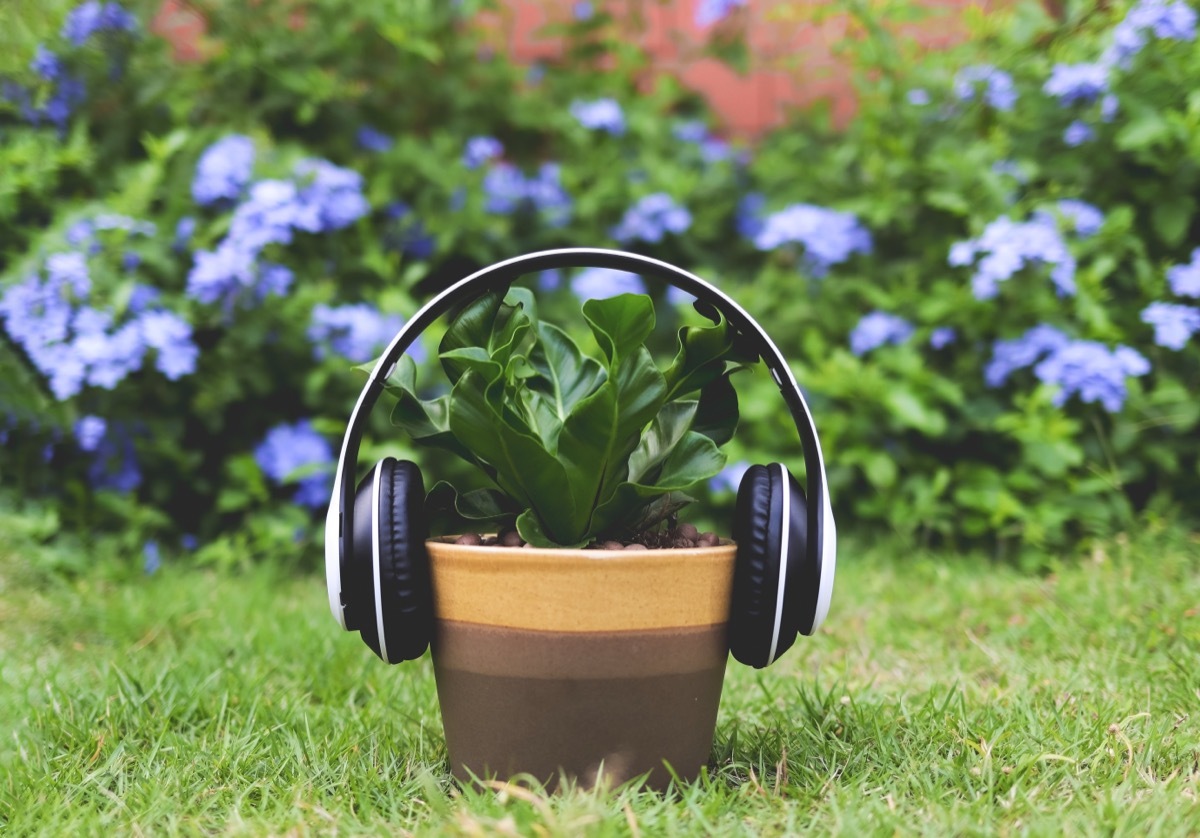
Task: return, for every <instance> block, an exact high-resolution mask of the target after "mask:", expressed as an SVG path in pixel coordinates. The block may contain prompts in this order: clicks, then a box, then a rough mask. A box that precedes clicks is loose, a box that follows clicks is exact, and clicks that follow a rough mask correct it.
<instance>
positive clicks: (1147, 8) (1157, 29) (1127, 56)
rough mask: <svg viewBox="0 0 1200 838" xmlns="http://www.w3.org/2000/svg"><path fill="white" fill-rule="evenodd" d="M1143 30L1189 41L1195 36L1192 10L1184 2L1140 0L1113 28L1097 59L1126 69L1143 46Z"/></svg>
mask: <svg viewBox="0 0 1200 838" xmlns="http://www.w3.org/2000/svg"><path fill="white" fill-rule="evenodd" d="M1147 31H1151V32H1153V33H1154V37H1156V38H1162V39H1171V40H1177V41H1192V40H1194V39H1195V37H1196V12H1195V10H1194V9H1192V8H1191V7H1190V6H1188V4H1187V3H1183V2H1174V3H1168V2H1166V0H1141V2H1139V3H1138V4H1137V5H1135V6H1134V7H1133V8H1131V9H1130V10H1129V13H1128V14H1126V15H1125V18H1124V20H1122V21H1121V22H1120V23H1118V24H1117V26H1116V28H1115V29H1113V35H1112V37H1113V40H1112V43H1111V44H1110V45H1109V47H1108V49H1106V50H1105V51H1104V55H1103V56H1102V57H1101V59H1100V61H1101V63H1103V64H1106V65H1108V66H1114V65H1115V66H1117V67H1121V68H1122V69H1128V68H1129V66H1130V65H1131V64H1132V63H1133V57H1134V56H1135V55H1137V54H1138V53H1139V52H1141V51H1142V48H1143V47H1145V46H1146V41H1147V34H1146V33H1147Z"/></svg>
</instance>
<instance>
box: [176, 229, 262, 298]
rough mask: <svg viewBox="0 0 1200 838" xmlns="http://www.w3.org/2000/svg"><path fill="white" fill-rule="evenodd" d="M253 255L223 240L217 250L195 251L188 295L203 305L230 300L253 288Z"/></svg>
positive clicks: (189, 274)
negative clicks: (242, 290) (246, 289)
mask: <svg viewBox="0 0 1200 838" xmlns="http://www.w3.org/2000/svg"><path fill="white" fill-rule="evenodd" d="M255 255H256V254H255V253H253V252H250V251H246V250H242V249H240V248H238V247H237V246H235V244H234V243H232V242H229V241H225V242H222V243H221V244H220V246H218V247H217V249H216V250H211V251H210V250H197V251H196V254H195V262H194V264H193V265H192V269H191V270H190V271H189V272H188V278H187V295H188V296H189V297H191V298H193V299H195V300H199V301H200V302H202V303H209V304H211V303H215V302H217V301H218V300H226V301H227V302H228V301H230V300H231V299H232V298H234V297H236V296H237V295H238V293H239V292H240V291H241V289H243V288H252V287H253V286H254V285H255V283H256V281H257V279H258V271H257V270H256V267H257V266H256V264H255Z"/></svg>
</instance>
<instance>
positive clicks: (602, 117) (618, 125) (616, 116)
mask: <svg viewBox="0 0 1200 838" xmlns="http://www.w3.org/2000/svg"><path fill="white" fill-rule="evenodd" d="M571 116H573V117H575V119H577V120H579V124H580V125H582V126H583V127H584V128H590V129H591V130H593V131H607V132H608V133H610V134H613V135H616V136H619V135H621V134H624V133H625V114H624V113H623V112H622V111H621V106H620V105H618V104H617V101H616V100H615V99H596V100H594V101H591V102H585V101H583V100H580V99H576V100H575V101H574V102H572V103H571Z"/></svg>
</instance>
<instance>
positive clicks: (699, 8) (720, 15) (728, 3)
mask: <svg viewBox="0 0 1200 838" xmlns="http://www.w3.org/2000/svg"><path fill="white" fill-rule="evenodd" d="M747 5H749V0H700V2H699V3H697V4H696V18H695V20H696V26H698V27H700V28H701V29H703V28H704V27H706V26H712V25H713V24H714V23H718V22H720V21H722V20H724V19H725V18H726V17H728V16H729V13H730V12H732V11H733V10H734V9H735V8H737V7H743V8H744V7H745V6H747Z"/></svg>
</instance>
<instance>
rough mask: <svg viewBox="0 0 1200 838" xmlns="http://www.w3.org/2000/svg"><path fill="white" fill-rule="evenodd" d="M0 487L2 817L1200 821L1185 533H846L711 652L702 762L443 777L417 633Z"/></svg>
mask: <svg viewBox="0 0 1200 838" xmlns="http://www.w3.org/2000/svg"><path fill="white" fill-rule="evenodd" d="M0 517H2V518H3V520H2V521H0V523H2V524H3V525H4V526H3V527H0V624H2V625H3V627H4V628H3V633H2V634H0V729H2V730H3V735H2V736H0V831H5V832H7V833H9V834H13V835H26V834H31V833H46V834H59V835H76V834H78V835H84V834H98V833H102V832H110V833H113V834H138V833H141V834H156V835H157V834H171V833H184V834H189V833H191V834H194V833H213V832H219V833H234V834H264V833H272V834H282V833H288V834H305V833H308V832H312V833H333V832H337V833H338V834H357V833H373V834H379V833H392V832H402V831H409V830H411V831H415V832H420V833H447V834H480V833H487V834H497V833H498V834H506V833H520V834H544V833H549V834H571V835H574V834H634V835H637V834H646V835H652V834H654V835H656V834H672V833H720V834H737V833H744V834H783V833H788V834H795V833H812V832H816V833H827V832H832V833H839V834H846V835H863V834H891V833H902V834H913V833H918V834H919V833H929V834H939V835H941V834H957V835H972V834H989V835H991V834H1011V833H1030V834H1061V833H1066V834H1073V835H1093V834H1095V835H1114V834H1116V835H1145V834H1155V833H1157V834H1168V835H1181V834H1189V833H1191V834H1195V833H1198V832H1200V803H1198V802H1197V797H1198V796H1200V712H1198V711H1200V572H1198V571H1200V540H1198V539H1197V537H1196V536H1194V535H1190V536H1189V535H1187V534H1183V533H1179V532H1175V531H1172V530H1170V529H1164V530H1163V531H1160V532H1157V533H1151V534H1144V535H1142V536H1139V537H1137V538H1134V539H1130V540H1126V539H1119V540H1116V541H1113V542H1111V543H1107V544H1104V545H1101V546H1098V547H1096V549H1095V550H1094V551H1093V552H1091V553H1090V554H1087V555H1084V556H1082V557H1078V558H1071V559H1063V560H1062V561H1061V562H1060V563H1059V567H1058V568H1057V570H1056V571H1055V572H1054V573H1052V574H1043V575H1030V574H1023V573H1021V572H1018V571H1017V570H1015V569H1013V568H1011V567H1008V566H1004V565H996V564H993V563H990V562H988V561H987V560H985V559H983V558H978V557H968V558H963V557H959V556H952V555H949V554H938V553H930V554H926V553H921V552H917V551H913V550H911V549H908V548H902V547H899V546H896V545H890V546H880V545H876V546H874V547H872V548H870V549H861V548H854V547H848V548H846V549H845V550H844V558H843V562H842V566H841V567H840V568H839V571H840V573H839V577H838V582H837V590H836V594H835V598H834V608H833V610H832V612H831V615H830V620H829V622H828V623H827V629H825V630H823V631H822V632H821V634H820V636H819V637H817V638H815V639H810V640H808V641H804V640H802V641H801V642H800V643H798V645H797V647H796V648H795V649H794V650H793V652H792V653H790V654H789V655H788V656H787V657H785V658H784V659H783V661H782V662H781V663H780V664H779V665H777V666H775V667H773V668H771V669H768V670H764V671H762V672H757V671H753V670H748V669H745V668H742V667H739V666H737V665H735V664H730V667H729V669H728V672H727V675H726V680H725V692H724V695H723V699H722V705H721V713H720V718H719V722H718V732H717V740H716V743H715V745H714V749H713V757H712V762H711V768H710V771H709V776H708V777H707V778H706V779H704V780H702V781H700V782H697V783H695V784H692V785H689V786H686V787H684V788H680V789H676V790H675V791H673V792H672V793H669V794H666V795H660V794H655V793H650V792H641V791H637V790H632V789H621V790H617V791H610V792H607V793H605V792H584V791H578V790H575V791H568V792H565V793H561V794H558V795H554V796H545V795H541V794H538V793H535V792H531V791H528V790H526V789H524V788H521V787H500V788H493V789H485V790H477V789H472V788H459V787H457V786H456V785H455V784H454V783H452V782H451V781H450V780H449V779H448V772H447V764H446V755H445V748H444V742H443V738H442V732H441V722H440V718H439V715H438V708H437V703H436V695H435V691H434V684H433V676H432V669H431V667H430V665H429V663H428V661H427V660H423V661H421V662H419V663H416V664H410V665H407V666H400V667H393V668H388V667H385V666H384V665H382V664H380V663H379V662H378V661H377V660H375V659H374V657H373V656H371V655H370V653H369V652H367V650H366V649H365V648H364V647H362V646H361V644H360V643H359V641H358V640H357V638H355V637H353V636H351V635H347V634H342V633H341V632H340V631H338V630H336V629H335V627H334V625H333V623H332V621H331V620H330V619H329V616H328V614H327V612H326V607H325V594H324V590H323V580H322V578H320V577H318V576H317V575H316V574H311V573H304V574H301V573H296V572H290V571H287V570H284V569H281V568H280V567H278V566H274V565H273V566H260V567H255V568H252V569H248V570H243V571H241V572H237V573H232V572H230V573H214V572H212V571H205V570H198V569H189V568H186V567H183V566H181V565H179V564H177V563H171V562H167V563H166V564H165V565H164V567H163V569H162V570H161V571H159V572H158V573H156V574H154V575H153V576H149V577H147V576H143V575H141V574H140V572H138V573H137V574H134V573H133V572H132V571H130V570H128V569H124V568H122V566H121V565H120V564H119V563H118V562H117V560H116V558H115V557H113V556H112V555H111V550H110V549H109V548H107V547H85V546H80V547H78V548H76V549H75V550H74V551H72V550H71V549H70V548H63V547H55V548H45V547H35V546H33V541H32V538H31V536H29V534H28V533H27V532H26V531H27V530H28V529H29V527H24V526H23V525H20V526H19V524H21V523H22V521H23V519H21V518H20V517H17V516H13V515H12V514H8V513H6V514H5V515H4V516H0ZM133 564H135V562H133V561H130V562H129V563H128V566H132V565H133ZM53 565H65V566H70V567H74V568H78V567H80V566H81V565H84V566H87V569H86V570H84V571H82V572H79V571H75V572H72V573H64V572H62V571H61V570H58V571H52V570H49V569H48V568H49V567H51V566H53Z"/></svg>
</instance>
